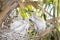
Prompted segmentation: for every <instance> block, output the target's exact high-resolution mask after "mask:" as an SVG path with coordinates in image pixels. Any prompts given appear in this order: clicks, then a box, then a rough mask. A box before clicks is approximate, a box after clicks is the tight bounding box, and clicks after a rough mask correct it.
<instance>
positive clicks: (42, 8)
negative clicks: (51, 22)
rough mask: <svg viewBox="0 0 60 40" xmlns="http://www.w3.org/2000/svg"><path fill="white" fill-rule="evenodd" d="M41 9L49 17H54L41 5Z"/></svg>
mask: <svg viewBox="0 0 60 40" xmlns="http://www.w3.org/2000/svg"><path fill="white" fill-rule="evenodd" d="M39 9H40V10H42V11H43V12H46V13H47V14H48V15H49V16H51V17H53V16H52V15H51V13H49V12H47V11H46V10H45V9H44V8H42V6H41V5H39Z"/></svg>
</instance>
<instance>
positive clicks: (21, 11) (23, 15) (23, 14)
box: [20, 8, 27, 19]
mask: <svg viewBox="0 0 60 40" xmlns="http://www.w3.org/2000/svg"><path fill="white" fill-rule="evenodd" d="M20 14H21V16H22V18H23V19H25V18H27V14H26V12H25V11H24V10H23V9H22V8H20Z"/></svg>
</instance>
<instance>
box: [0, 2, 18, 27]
mask: <svg viewBox="0 0 60 40" xmlns="http://www.w3.org/2000/svg"><path fill="white" fill-rule="evenodd" d="M17 5H18V3H14V4H12V5H11V4H8V6H7V7H6V8H5V9H4V10H3V11H2V12H0V27H1V25H2V21H3V18H4V17H5V15H7V13H8V12H9V10H12V9H14V8H15V7H17Z"/></svg>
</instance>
